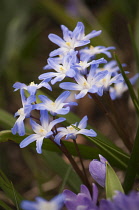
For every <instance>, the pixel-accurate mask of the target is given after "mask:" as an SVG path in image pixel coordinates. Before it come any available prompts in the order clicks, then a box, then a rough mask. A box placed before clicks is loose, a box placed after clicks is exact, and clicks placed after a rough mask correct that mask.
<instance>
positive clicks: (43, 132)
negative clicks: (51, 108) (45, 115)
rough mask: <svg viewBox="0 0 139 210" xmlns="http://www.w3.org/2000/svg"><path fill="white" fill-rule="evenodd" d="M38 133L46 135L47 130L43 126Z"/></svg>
mask: <svg viewBox="0 0 139 210" xmlns="http://www.w3.org/2000/svg"><path fill="white" fill-rule="evenodd" d="M38 134H39V135H40V136H46V134H47V131H46V130H45V129H44V128H43V127H42V128H40V130H39V132H38Z"/></svg>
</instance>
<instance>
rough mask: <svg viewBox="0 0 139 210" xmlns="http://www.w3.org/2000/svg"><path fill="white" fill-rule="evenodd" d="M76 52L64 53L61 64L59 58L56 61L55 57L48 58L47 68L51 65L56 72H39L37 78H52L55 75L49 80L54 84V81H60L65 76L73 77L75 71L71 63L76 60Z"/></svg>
mask: <svg viewBox="0 0 139 210" xmlns="http://www.w3.org/2000/svg"><path fill="white" fill-rule="evenodd" d="M76 54H77V53H76V52H74V51H73V52H71V53H69V54H67V55H65V56H64V58H63V60H62V62H61V64H60V63H59V60H58V62H56V59H55V58H49V59H48V66H47V68H48V67H49V68H50V67H51V68H52V69H54V70H55V71H56V72H48V73H44V74H41V75H40V76H39V79H40V80H42V79H52V78H53V77H55V78H54V79H52V80H51V83H52V84H53V85H54V84H55V83H56V82H60V81H62V80H63V79H64V78H65V77H71V78H72V77H74V76H75V74H76V73H75V71H74V69H73V68H72V63H74V62H75V60H76Z"/></svg>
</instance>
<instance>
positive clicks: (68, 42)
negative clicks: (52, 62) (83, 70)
mask: <svg viewBox="0 0 139 210" xmlns="http://www.w3.org/2000/svg"><path fill="white" fill-rule="evenodd" d="M61 29H62V31H63V39H62V38H60V37H59V36H57V35H55V34H49V36H48V38H49V39H50V40H51V41H52V42H53V43H55V44H57V45H58V46H59V47H60V48H58V49H56V50H54V51H52V52H51V53H50V56H51V57H53V56H56V55H61V54H65V53H67V52H69V51H70V50H75V48H76V47H81V46H84V45H86V44H89V43H90V39H91V38H93V37H95V36H98V35H100V33H101V31H95V30H93V31H92V32H91V33H89V34H88V35H85V32H84V25H83V23H82V22H78V23H77V25H76V27H75V29H74V30H73V31H70V30H69V29H68V28H67V27H66V26H64V25H61Z"/></svg>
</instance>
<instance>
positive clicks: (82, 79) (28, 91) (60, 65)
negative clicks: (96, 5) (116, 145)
mask: <svg viewBox="0 0 139 210" xmlns="http://www.w3.org/2000/svg"><path fill="white" fill-rule="evenodd" d="M61 29H62V32H63V38H60V37H59V36H57V35H55V34H49V36H48V38H49V39H50V40H51V41H52V42H53V43H55V44H56V45H58V48H57V49H56V50H54V51H52V52H51V53H50V57H49V58H48V59H47V65H46V66H45V67H44V70H47V72H46V73H43V74H41V75H40V76H39V77H38V78H39V80H42V81H41V82H40V83H39V84H35V83H34V82H31V83H30V84H29V85H26V84H24V83H20V82H16V83H15V84H14V85H13V87H14V88H15V91H17V90H20V94H21V101H22V108H20V109H19V110H18V111H17V112H16V113H15V117H18V119H17V120H16V122H15V124H14V126H13V128H12V133H13V134H16V133H18V134H19V135H20V136H24V135H25V125H24V121H25V119H26V118H29V119H30V124H31V127H32V129H33V131H34V132H35V133H34V134H31V135H30V136H28V137H27V138H25V139H24V140H23V141H22V142H21V144H20V147H21V148H23V147H26V146H27V145H28V144H30V143H31V142H33V141H36V147H37V152H38V153H42V143H43V140H44V139H45V138H50V139H51V140H53V141H55V142H56V143H57V144H59V145H60V141H61V138H64V139H65V140H68V139H70V138H72V139H74V140H75V139H76V138H77V135H78V134H83V135H87V136H91V137H95V136H96V135H97V134H96V132H95V131H93V130H92V129H91V130H87V129H85V127H86V123H87V116H85V117H83V119H82V120H81V122H80V123H79V124H77V122H76V123H75V124H73V125H70V126H68V127H66V128H65V127H59V128H57V124H59V123H61V122H63V121H64V120H66V119H65V118H63V117H60V118H59V117H58V115H59V114H60V115H66V114H67V113H68V112H69V111H70V108H71V106H77V105H78V104H77V103H76V102H74V101H70V102H67V100H68V97H69V96H70V94H71V91H75V92H76V94H75V99H80V98H83V97H84V96H85V95H88V96H89V97H92V95H93V94H98V95H99V96H102V95H103V92H104V91H109V92H110V97H111V98H112V99H115V98H117V97H120V96H121V94H122V93H123V92H124V91H125V90H126V89H127V86H126V85H125V83H124V80H123V77H122V75H121V74H120V73H119V72H118V71H119V68H118V67H117V66H116V61H110V62H109V63H107V61H106V60H105V59H104V58H100V59H96V55H97V54H105V56H107V57H109V58H110V57H111V53H110V52H109V50H113V49H115V48H114V47H104V46H94V47H93V46H90V47H88V44H90V39H91V38H94V37H96V36H98V35H100V34H101V31H95V30H93V31H92V32H90V33H89V34H87V35H85V29H84V25H83V23H81V22H78V23H77V25H76V27H75V29H74V30H73V31H70V30H69V29H68V28H67V27H66V26H64V25H62V26H61ZM86 45H87V46H86ZM51 70H52V71H51ZM66 78H68V80H72V82H63V80H64V79H66ZM137 78H138V75H135V76H134V77H133V78H131V83H132V84H134V83H135V81H136V80H137ZM57 82H59V87H60V88H61V89H62V90H66V91H64V92H62V93H61V94H60V95H59V96H58V98H57V99H56V100H54V101H53V100H51V99H50V98H49V97H48V96H45V95H39V96H38V98H39V100H40V101H41V102H40V103H37V101H38V100H37V96H36V93H37V91H38V90H39V89H40V88H42V87H43V88H46V89H47V90H49V91H52V85H54V84H56V83H57ZM34 110H35V111H39V112H40V119H39V118H36V117H35V116H34V115H33V114H32V112H33V113H34ZM74 126H76V127H78V130H76V128H75V127H74Z"/></svg>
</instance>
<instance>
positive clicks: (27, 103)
mask: <svg viewBox="0 0 139 210" xmlns="http://www.w3.org/2000/svg"><path fill="white" fill-rule="evenodd" d="M20 94H21V100H22V105H23V107H22V108H20V109H19V110H18V111H17V112H16V113H15V115H14V117H17V116H19V117H18V119H17V120H16V122H15V124H14V126H13V128H12V129H11V131H12V133H13V134H16V133H18V134H19V135H20V136H24V135H25V126H24V119H25V118H29V117H30V113H31V111H32V103H33V102H34V101H35V96H34V95H31V96H29V97H28V98H26V97H25V95H24V90H23V89H20Z"/></svg>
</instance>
